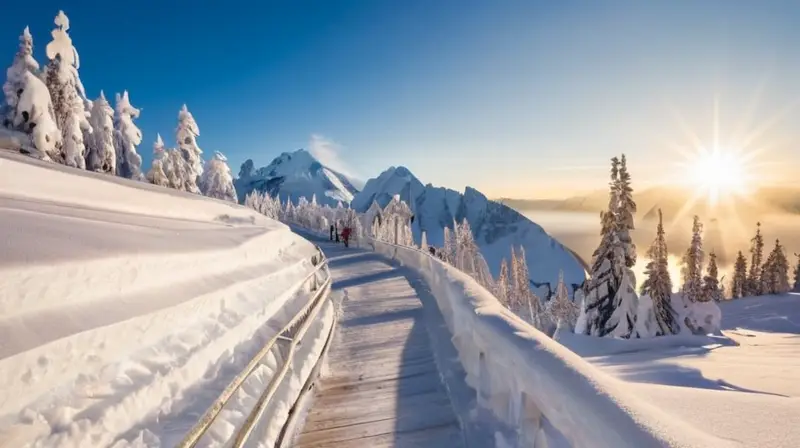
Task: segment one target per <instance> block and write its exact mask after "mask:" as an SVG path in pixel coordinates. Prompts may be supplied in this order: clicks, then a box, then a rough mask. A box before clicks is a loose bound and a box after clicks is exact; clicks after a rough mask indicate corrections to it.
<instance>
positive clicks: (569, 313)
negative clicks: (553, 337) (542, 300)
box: [547, 271, 579, 331]
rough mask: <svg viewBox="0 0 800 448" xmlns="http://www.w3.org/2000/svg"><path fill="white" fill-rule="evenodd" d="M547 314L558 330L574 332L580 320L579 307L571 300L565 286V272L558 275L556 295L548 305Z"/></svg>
mask: <svg viewBox="0 0 800 448" xmlns="http://www.w3.org/2000/svg"><path fill="white" fill-rule="evenodd" d="M547 312H548V314H549V315H550V316H551V318H552V321H553V322H555V324H556V327H557V329H562V328H563V329H566V330H569V331H572V329H573V328H574V326H575V322H576V321H577V320H578V313H579V309H578V305H576V304H575V303H574V302H573V301H572V300H570V299H569V291H567V285H565V284H564V272H563V271H561V272H559V274H558V285H557V286H556V293H555V295H554V296H553V298H552V299H550V301H549V302H548V303H547Z"/></svg>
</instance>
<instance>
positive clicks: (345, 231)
mask: <svg viewBox="0 0 800 448" xmlns="http://www.w3.org/2000/svg"><path fill="white" fill-rule="evenodd" d="M350 232H351V230H350V227H345V228H344V229H342V241H344V247H350Z"/></svg>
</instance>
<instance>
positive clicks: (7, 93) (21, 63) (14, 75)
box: [0, 26, 39, 130]
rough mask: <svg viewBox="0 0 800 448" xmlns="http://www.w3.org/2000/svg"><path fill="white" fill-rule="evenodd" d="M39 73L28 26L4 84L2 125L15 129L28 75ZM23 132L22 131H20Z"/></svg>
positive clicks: (21, 36)
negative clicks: (18, 107) (18, 106)
mask: <svg viewBox="0 0 800 448" xmlns="http://www.w3.org/2000/svg"><path fill="white" fill-rule="evenodd" d="M38 72H39V63H38V62H36V59H34V58H33V36H31V32H30V30H29V29H28V27H27V26H26V27H25V29H24V30H23V31H22V34H21V35H20V36H19V49H18V50H17V54H16V55H15V56H14V61H13V62H12V63H11V66H10V67H9V68H8V70H7V71H6V82H5V83H3V97H4V98H5V106H4V107H3V108H2V110H3V115H2V117H0V118H2V123H3V126H5V127H7V128H14V121H15V118H16V115H17V113H18V112H19V113H21V112H22V111H17V105H18V104H19V100H20V96H21V95H22V93H23V92H24V91H25V87H26V85H27V83H28V77H27V76H26V74H33V75H35V74H36V73H38ZM20 130H22V129H20Z"/></svg>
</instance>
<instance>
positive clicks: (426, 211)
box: [351, 167, 585, 295]
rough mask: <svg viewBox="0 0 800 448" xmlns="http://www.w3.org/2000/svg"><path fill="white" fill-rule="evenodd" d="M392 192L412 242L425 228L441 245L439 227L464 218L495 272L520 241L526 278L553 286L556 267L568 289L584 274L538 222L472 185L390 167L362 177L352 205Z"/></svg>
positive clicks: (359, 207)
mask: <svg viewBox="0 0 800 448" xmlns="http://www.w3.org/2000/svg"><path fill="white" fill-rule="evenodd" d="M394 195H400V199H401V200H403V201H405V202H406V203H407V204H408V205H409V207H411V210H412V211H413V212H414V215H415V217H414V223H413V224H412V231H413V233H414V240H415V241H416V242H417V243H419V242H420V240H421V238H422V232H423V231H425V233H426V236H427V240H428V243H429V244H431V245H434V246H438V247H441V246H442V245H443V244H444V243H443V241H444V240H443V229H444V227H446V226H448V227H451V228H452V227H453V220H454V219H455V220H456V221H458V222H459V223H460V222H461V221H462V220H463V219H464V218H466V219H467V221H469V225H470V227H471V228H472V232H473V233H474V236H475V242H476V243H477V244H478V247H480V249H481V253H482V254H483V257H484V258H485V259H486V262H487V263H488V264H489V268H490V269H491V271H492V274H493V275H494V276H497V275H498V273H499V271H500V262H501V260H502V259H503V258H505V259H506V260H510V258H511V247H512V246H514V247H519V246H520V245H521V246H524V247H525V254H526V257H525V258H526V261H527V263H528V270H529V271H530V278H531V281H533V282H535V283H536V284H542V283H549V285H550V288H551V289H552V290H555V286H556V285H557V284H558V273H559V271H560V270H563V271H564V281H565V282H566V283H567V286H568V287H569V292H570V295H571V294H572V293H573V288H574V285H578V284H580V283H581V282H582V281H583V280H584V278H585V273H584V269H583V266H582V264H581V262H580V261H579V260H578V259H577V257H576V256H575V255H574V254H573V253H572V251H570V250H569V249H568V248H566V247H565V246H563V245H562V244H561V243H560V242H558V241H557V240H556V239H555V238H553V237H551V236H550V235H548V234H547V232H545V231H544V229H542V228H541V227H540V226H539V225H538V224H536V223H534V222H532V221H531V220H529V219H528V218H526V217H524V216H523V215H521V214H520V213H518V212H517V211H516V210H513V209H512V208H510V207H507V206H505V205H504V204H501V203H499V202H495V201H491V200H489V199H487V198H486V196H484V195H483V194H482V193H481V192H479V191H477V190H475V189H474V188H470V187H467V188H466V190H465V191H464V193H459V192H457V191H455V190H450V189H447V188H442V187H434V186H433V185H431V184H428V185H423V184H422V182H420V181H419V179H417V178H416V176H414V174H412V173H411V171H409V170H408V169H407V168H405V167H391V168H389V169H388V170H386V171H384V172H383V173H381V175H380V176H378V177H377V178H374V179H370V180H369V181H367V184H366V185H365V186H364V189H363V190H362V191H361V192H360V193H358V194H357V195H356V196H355V198H354V199H353V202H352V203H351V206H352V207H353V208H354V209H356V211H359V212H362V213H363V212H366V211H367V209H368V208H369V207H370V205H372V202H373V201H377V202H378V204H379V205H380V206H381V207H385V206H386V204H387V203H388V202H389V201H390V200H391V199H392V197H394ZM570 285H572V287H570ZM537 292H538V293H539V294H543V295H544V294H547V293H548V292H549V290H548V288H547V286H542V287H541V288H539V289H538V290H537Z"/></svg>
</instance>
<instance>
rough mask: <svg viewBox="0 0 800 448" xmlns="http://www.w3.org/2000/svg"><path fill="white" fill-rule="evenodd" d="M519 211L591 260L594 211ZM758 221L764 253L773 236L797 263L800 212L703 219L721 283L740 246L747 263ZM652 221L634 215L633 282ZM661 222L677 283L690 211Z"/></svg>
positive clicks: (595, 231) (652, 230)
mask: <svg viewBox="0 0 800 448" xmlns="http://www.w3.org/2000/svg"><path fill="white" fill-rule="evenodd" d="M521 213H522V214H524V215H525V216H527V217H528V218H530V219H531V220H532V221H534V222H535V223H537V224H539V225H541V226H542V227H544V229H545V231H547V233H549V234H550V235H552V236H554V237H555V238H557V239H558V240H559V241H561V242H562V243H563V244H565V245H567V246H569V247H570V248H571V249H572V250H574V251H575V252H577V253H578V254H579V255H580V256H581V257H583V259H584V260H586V261H587V262H591V257H592V252H594V250H595V248H596V247H597V244H598V242H599V240H600V235H599V233H600V217H599V215H596V214H594V213H587V212H563V211H551V210H521ZM758 221H760V222H761V232H762V234H763V235H764V257H765V258H766V256H767V255H768V254H769V251H771V250H772V248H773V246H774V245H775V239H776V238H780V240H781V244H782V245H783V246H784V249H785V251H786V256H787V258H788V259H789V264H790V266H794V265H795V263H796V260H797V258H796V257H795V256H794V253H795V252H800V216H798V215H794V214H788V213H784V214H769V215H763V216H758V217H739V218H738V219H736V218H729V219H720V220H717V221H714V222H704V223H703V247H704V249H705V251H706V254H707V253H708V252H710V251H711V250H712V249H713V250H714V251H715V252H716V254H717V262H718V264H719V269H720V277H722V276H725V279H724V284H725V287H726V288H728V286H729V282H730V270H731V267H732V265H733V262H734V261H735V260H736V253H737V251H740V250H741V251H742V253H744V255H745V258H746V259H747V260H748V262H749V261H750V253H749V250H750V239H751V238H752V237H753V235H755V231H756V222H758ZM656 225H657V222H656V221H643V220H642V219H641V218H640V217H637V219H636V230H635V231H634V232H633V234H632V236H633V241H634V243H636V247H637V252H638V254H639V257H638V261H637V264H636V266H635V267H634V272H635V273H636V281H637V283H641V281H642V280H643V274H642V273H643V272H644V266H645V264H646V260H645V252H646V251H647V248H648V247H649V246H650V243H651V242H652V241H653V239H654V238H655V232H656ZM664 226H665V231H666V234H667V246H668V248H669V251H670V254H671V257H670V271H671V274H672V279H673V284H675V287H676V288H677V287H678V286H680V285H679V281H680V280H679V279H680V277H679V275H680V258H681V256H682V255H683V253H684V252H685V251H686V249H687V247H688V246H689V240H690V239H691V229H692V222H691V216H687V217H684V218H682V219H680V220H679V221H677V222H670V221H669V220H667V219H665V220H664ZM707 259H708V258H706V260H707ZM704 271H705V267H704Z"/></svg>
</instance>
